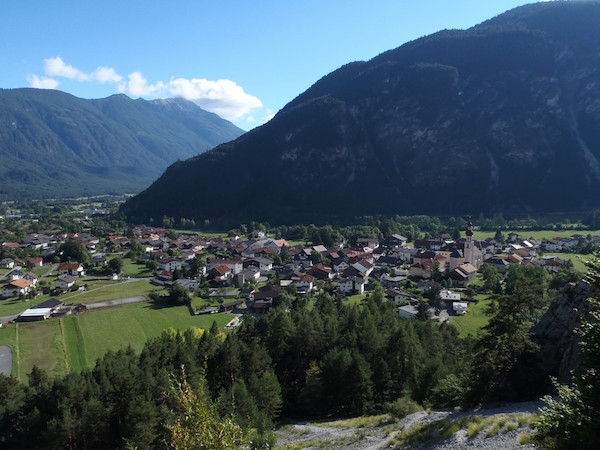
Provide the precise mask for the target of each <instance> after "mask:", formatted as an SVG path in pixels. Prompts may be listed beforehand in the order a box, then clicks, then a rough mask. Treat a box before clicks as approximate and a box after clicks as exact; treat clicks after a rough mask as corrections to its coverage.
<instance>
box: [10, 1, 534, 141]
mask: <svg viewBox="0 0 600 450" xmlns="http://www.w3.org/2000/svg"><path fill="white" fill-rule="evenodd" d="M527 3H534V1H524V0H255V1H248V0H218V1H217V0H212V1H208V0H164V1H158V0H143V1H142V0H101V1H91V0H89V1H88V0H54V1H52V0H19V1H14V0H13V1H9V0H5V1H2V2H1V4H0V17H2V19H0V20H1V22H2V24H1V25H0V42H2V46H0V88H4V89H12V88H23V87H34V88H42V89H58V90H61V91H64V92H68V93H70V94H73V95H75V96H77V97H81V98H104V97H108V96H110V95H113V94H118V93H122V94H126V95H128V96H129V97H131V98H139V97H141V98H145V99H155V98H170V97H183V98H186V99H188V100H191V101H193V102H195V103H196V104H198V105H199V106H200V107H202V108H203V109H205V110H207V111H211V112H214V113H216V114H218V115H220V116H221V117H223V118H224V119H227V120H229V121H231V122H233V123H234V124H236V125H237V126H238V127H240V128H242V129H244V130H250V129H252V128H254V127H256V126H259V125H262V124H264V123H265V122H267V121H268V120H269V119H270V118H271V117H273V115H275V114H276V113H277V111H279V110H280V109H281V108H283V107H284V106H285V105H286V104H287V103H288V102H290V101H291V100H293V99H294V98H295V97H296V96H297V95H299V94H301V93H302V92H304V91H305V90H306V89H308V88H309V87H310V86H311V85H312V84H314V83H315V82H316V81H318V80H319V79H320V78H322V77H323V76H325V75H327V74H328V73H330V72H332V71H334V70H335V69H337V68H339V67H341V66H342V65H344V64H347V63H349V62H352V61H366V60H369V59H371V58H373V57H375V56H377V55H378V54H380V53H382V52H384V51H387V50H390V49H393V48H396V47H399V46H400V45H402V44H404V43H406V42H409V41H412V40H414V39H418V38H420V37H423V36H426V35H429V34H431V33H435V32H436V31H440V30H443V29H466V28H469V27H471V26H474V25H476V24H478V23H481V22H483V21H485V20H487V19H490V18H492V17H494V16H496V15H498V14H501V13H503V12H505V11H507V10H509V9H512V8H515V7H517V6H521V5H524V4H527Z"/></svg>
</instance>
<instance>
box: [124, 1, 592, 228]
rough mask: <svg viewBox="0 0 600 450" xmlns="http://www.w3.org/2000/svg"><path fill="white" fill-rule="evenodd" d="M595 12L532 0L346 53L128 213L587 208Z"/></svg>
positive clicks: (333, 216)
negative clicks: (382, 47) (351, 55)
mask: <svg viewBox="0 0 600 450" xmlns="http://www.w3.org/2000/svg"><path fill="white" fill-rule="evenodd" d="M598 23H600V4H599V3H598V2H547V3H538V4H532V5H528V6H524V7H520V8H516V9H514V10H511V11H509V12H507V13H505V14H502V15H500V16H498V17H495V18H493V19H491V20H489V21H486V22H484V23H482V24H480V25H478V26H475V27H473V28H470V29H468V30H445V31H440V32H439V33H436V34H434V35H431V36H427V37H424V38H421V39H418V40H415V41H413V42H409V43H406V44H404V45H402V46H401V47H398V48H396V49H394V50H390V51H388V52H385V53H383V54H381V55H379V56H376V57H375V58H373V59H371V60H370V61H367V62H353V63H350V64H348V65H346V66H343V67H341V68H340V69H338V70H336V71H334V72H332V73H330V74H328V75H326V76H325V77H323V78H322V79H321V80H319V81H318V82H316V83H315V84H314V85H313V86H312V87H311V88H309V89H308V90H307V91H306V92H304V93H302V94H300V95H299V96H298V97H297V98H295V99H294V100H292V101H291V102H290V103H289V104H288V105H287V106H286V107H285V108H283V109H282V110H281V111H280V112H279V113H278V114H277V115H276V116H275V117H274V118H273V119H272V120H271V121H270V122H269V123H267V124H265V125H264V126H262V127H260V128H258V129H255V130H253V131H252V132H249V133H247V134H245V135H244V136H242V137H240V138H238V139H237V140H236V141H233V142H230V143H227V144H224V145H221V146H219V147H217V148H215V149H213V150H212V151H210V152H207V153H205V154H202V155H199V156H197V157H194V158H192V159H189V160H187V161H180V162H177V163H175V164H173V165H172V166H171V167H169V169H168V170H167V171H166V172H165V173H164V174H163V175H162V176H161V177H160V178H159V179H158V180H157V181H156V182H155V183H154V184H153V185H152V186H150V187H149V188H148V189H147V190H146V191H144V192H143V193H141V194H140V195H138V196H137V197H135V198H133V199H132V200H130V201H129V202H128V203H127V204H125V205H124V208H123V211H124V212H125V213H126V214H127V215H128V216H129V217H130V218H132V219H133V220H147V219H149V218H150V217H154V218H156V217H162V216H169V217H174V218H179V217H186V218H194V219H195V220H204V219H210V220H211V221H215V220H217V221H221V222H229V223H232V224H236V223H241V222H247V221H250V220H257V221H268V222H270V223H290V222H294V221H295V222H305V223H310V222H314V223H323V222H326V221H329V222H332V221H344V220H348V219H350V220H351V218H353V217H355V216H363V215H374V214H389V215H392V214H403V215H404V214H429V215H442V214H452V215H458V214H479V213H485V214H493V213H499V212H502V213H504V214H536V213H554V212H577V211H584V210H588V209H592V208H596V207H598V206H600V198H599V197H598V196H597V192H598V189H599V188H600V162H599V161H598V159H599V158H600V133H599V131H598V130H600V103H598V101H597V99H598V98H600V84H598V83H597V79H598V76H599V75H600V74H599V71H600V61H599V60H600V51H599V50H600V28H599V27H598V26H597V24H598ZM175 193H178V195H177V196H176V195H175ZM181 193H183V194H181Z"/></svg>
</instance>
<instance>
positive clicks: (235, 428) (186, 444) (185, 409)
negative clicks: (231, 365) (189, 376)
mask: <svg viewBox="0 0 600 450" xmlns="http://www.w3.org/2000/svg"><path fill="white" fill-rule="evenodd" d="M203 380H204V379H202V380H201V385H200V387H199V388H198V389H195V390H194V389H192V388H191V386H190V385H189V383H188V381H187V380H186V379H184V380H183V381H182V382H180V383H178V384H177V387H176V389H175V392H174V395H175V398H176V399H177V400H178V402H179V403H180V407H181V411H180V412H179V413H178V414H177V419H176V420H175V423H174V424H173V425H171V426H169V433H170V436H169V442H168V448H170V449H173V450H187V449H191V448H194V449H199V450H202V449H206V450H220V449H223V450H225V449H241V448H242V444H243V433H242V429H241V428H240V427H239V425H236V424H235V422H234V421H233V419H232V418H231V417H228V418H226V419H221V418H219V417H218V415H217V413H216V411H215V408H214V405H213V403H212V401H211V400H210V398H209V397H208V396H207V395H206V393H205V389H206V386H205V384H206V383H205V381H203ZM174 412H175V411H174Z"/></svg>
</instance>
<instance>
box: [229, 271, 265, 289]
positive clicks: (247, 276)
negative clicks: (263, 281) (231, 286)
mask: <svg viewBox="0 0 600 450" xmlns="http://www.w3.org/2000/svg"><path fill="white" fill-rule="evenodd" d="M259 279H260V270H259V269H258V267H256V266H248V267H247V268H246V269H244V270H242V271H241V272H240V273H237V274H235V282H236V285H237V286H238V287H240V288H241V287H243V286H244V284H245V283H247V282H250V281H252V280H254V281H258V280H259Z"/></svg>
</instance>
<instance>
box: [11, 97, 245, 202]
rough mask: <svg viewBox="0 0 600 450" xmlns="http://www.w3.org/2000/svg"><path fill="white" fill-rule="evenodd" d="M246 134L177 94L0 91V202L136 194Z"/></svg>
mask: <svg viewBox="0 0 600 450" xmlns="http://www.w3.org/2000/svg"><path fill="white" fill-rule="evenodd" d="M243 133H244V131H243V130H241V129H239V128H238V127H236V126H235V125H233V124H232V123H230V122H228V121H226V120H224V119H221V118H220V117H219V116H217V115H216V114H212V113H209V112H207V111H204V110H203V109H201V108H199V107H198V106H196V105H195V104H194V103H191V102H188V101H186V100H182V99H170V100H154V101H146V100H142V99H138V100H132V99H131V98H129V97H127V96H125V95H113V96H111V97H109V98H104V99H98V100H84V99H81V98H77V97H74V96H72V95H70V94H66V93H64V92H60V91H56V90H42V89H10V90H6V89H0V201H4V200H23V199H30V198H62V197H80V196H89V195H99V194H124V193H137V192H140V191H141V190H142V189H144V188H146V187H147V186H148V185H149V184H150V183H151V182H152V181H153V180H155V179H156V178H157V177H158V176H160V174H162V173H163V172H164V171H165V169H166V168H167V167H168V166H169V165H170V164H172V163H174V162H175V161H177V160H182V159H187V158H191V157H193V156H196V155H198V154H200V153H202V152H204V151H206V150H209V149H211V148H213V147H215V146H217V145H218V144H221V143H223V142H228V141H231V140H232V139H235V138H237V137H238V136H240V135H241V134H243Z"/></svg>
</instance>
